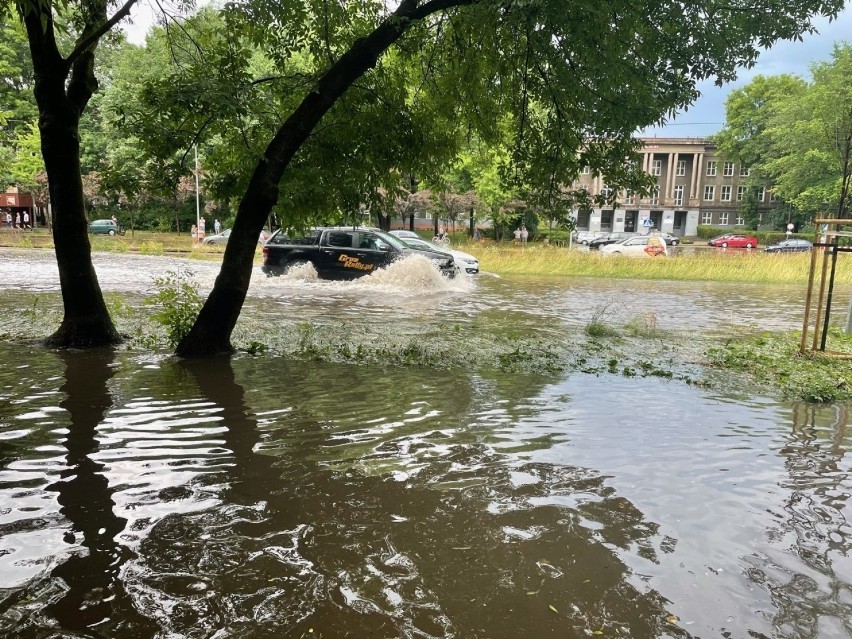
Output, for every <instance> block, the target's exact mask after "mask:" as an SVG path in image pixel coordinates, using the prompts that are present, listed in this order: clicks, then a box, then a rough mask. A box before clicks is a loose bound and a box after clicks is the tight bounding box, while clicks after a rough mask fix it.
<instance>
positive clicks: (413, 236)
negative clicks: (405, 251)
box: [388, 229, 423, 240]
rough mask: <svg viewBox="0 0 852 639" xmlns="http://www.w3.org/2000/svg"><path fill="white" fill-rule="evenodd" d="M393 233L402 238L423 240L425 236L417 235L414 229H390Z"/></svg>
mask: <svg viewBox="0 0 852 639" xmlns="http://www.w3.org/2000/svg"><path fill="white" fill-rule="evenodd" d="M388 233H390V234H391V235H396V236H397V237H398V238H400V239H402V240H409V239H411V240H422V239H423V238H422V237H420V236H419V235H417V233H415V232H414V231H403V230H402V229H399V230H397V231H388Z"/></svg>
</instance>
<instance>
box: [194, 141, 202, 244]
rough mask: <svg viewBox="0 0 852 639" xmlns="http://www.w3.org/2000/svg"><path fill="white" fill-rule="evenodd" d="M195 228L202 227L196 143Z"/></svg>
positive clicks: (196, 148)
mask: <svg viewBox="0 0 852 639" xmlns="http://www.w3.org/2000/svg"><path fill="white" fill-rule="evenodd" d="M195 228H196V229H200V228H201V195H200V194H199V192H198V145H197V144H196V145H195Z"/></svg>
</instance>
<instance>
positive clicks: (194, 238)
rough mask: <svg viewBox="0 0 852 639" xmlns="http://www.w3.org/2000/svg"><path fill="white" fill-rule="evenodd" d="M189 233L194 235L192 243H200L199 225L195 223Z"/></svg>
mask: <svg viewBox="0 0 852 639" xmlns="http://www.w3.org/2000/svg"><path fill="white" fill-rule="evenodd" d="M189 234H190V235H192V245H193V246H195V245H196V244H198V227H197V226H195V224H193V225H192V228H191V229H189Z"/></svg>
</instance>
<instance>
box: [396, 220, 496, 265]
mask: <svg viewBox="0 0 852 639" xmlns="http://www.w3.org/2000/svg"><path fill="white" fill-rule="evenodd" d="M406 232H408V231H406ZM391 233H392V234H393V235H396V237H399V238H400V239H401V240H402V241H403V242H405V243H406V244H407V245H408V246H410V247H412V248H416V249H424V250H427V251H442V252H444V253H449V254H450V255H452V256H453V259H454V260H455V261H456V266H458V267H459V268H460V269H461V270H462V271H464V272H465V273H467V274H468V275H476V274H477V273H479V260H478V259H476V258H475V257H474V256H473V255H471V254H470V253H465V252H464V251H457V250H456V249H451V248H447V247H445V246H438V245H437V244H434V243H433V242H427V241H426V240H423V239H420V238H417V239H415V238H413V237H400V236H399V235H397V233H394V232H393V231H391Z"/></svg>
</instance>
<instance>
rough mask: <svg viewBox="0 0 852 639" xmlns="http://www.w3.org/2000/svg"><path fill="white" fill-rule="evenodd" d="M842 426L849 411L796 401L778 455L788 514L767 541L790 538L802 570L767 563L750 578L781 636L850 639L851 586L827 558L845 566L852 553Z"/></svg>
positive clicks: (843, 408) (846, 575)
mask: <svg viewBox="0 0 852 639" xmlns="http://www.w3.org/2000/svg"><path fill="white" fill-rule="evenodd" d="M826 415H828V419H826ZM848 425H849V408H848V407H847V406H844V405H834V406H830V407H826V406H814V405H810V404H797V405H795V406H794V407H793V428H792V431H791V433H790V435H789V437H788V441H787V444H786V445H785V446H784V447H783V448H781V450H780V454H781V455H782V456H783V457H784V458H785V461H784V466H785V468H786V470H787V473H788V476H789V479H788V481H786V482H784V483H783V484H782V487H783V488H786V489H788V490H789V496H788V497H787V498H786V500H785V502H784V511H785V513H786V514H785V516H784V517H783V519H782V521H780V522H779V524H778V527H777V529H776V530H773V531H771V533H770V537H771V538H772V539H775V540H777V541H787V540H791V543H792V548H791V550H792V551H793V552H795V553H796V555H797V556H798V558H799V559H800V560H801V562H802V563H803V564H804V565H805V567H806V568H805V569H802V570H795V569H794V568H793V567H791V565H792V562H790V563H783V564H782V565H776V564H775V563H774V562H773V561H772V559H771V558H767V559H765V560H764V562H765V564H758V565H755V566H754V567H753V568H752V569H751V570H750V572H749V577H750V578H751V579H752V580H753V581H755V582H757V583H758V584H760V585H761V586H762V587H763V588H765V589H766V590H767V591H768V592H769V593H770V594H771V596H772V599H773V602H774V603H775V607H776V612H775V614H774V618H773V625H774V626H775V628H776V629H778V631H779V632H780V633H781V634H782V635H783V636H785V637H823V636H825V637H827V636H841V634H843V635H845V636H852V603H850V598H849V595H850V588H852V583H850V580H849V575H848V574H843V573H838V572H837V571H836V570H835V565H834V563H833V560H832V555H834V556H836V557H843V558H844V559H843V560H842V561H843V562H844V564H845V563H848V557H849V553H850V550H852V528H850V522H849V521H847V519H846V516H845V514H844V513H845V512H847V511H848V503H849V499H850V492H849V488H850V477H852V473H850V471H849V469H848V468H845V467H844V466H843V463H842V462H843V459H844V455H845V452H846V446H847V445H848V441H847V438H848V430H847V429H848ZM826 434H827V435H828V437H826ZM835 633H836V634H835Z"/></svg>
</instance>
